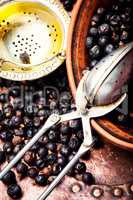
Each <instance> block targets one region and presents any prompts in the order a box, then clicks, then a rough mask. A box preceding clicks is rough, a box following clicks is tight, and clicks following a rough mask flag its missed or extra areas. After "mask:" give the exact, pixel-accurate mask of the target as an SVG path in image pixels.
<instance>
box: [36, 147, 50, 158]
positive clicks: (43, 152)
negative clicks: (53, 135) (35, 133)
mask: <svg viewBox="0 0 133 200" xmlns="http://www.w3.org/2000/svg"><path fill="white" fill-rule="evenodd" d="M37 154H38V156H39V157H40V158H44V157H45V156H46V155H47V154H48V150H47V148H46V147H40V148H39V149H38V151H37Z"/></svg>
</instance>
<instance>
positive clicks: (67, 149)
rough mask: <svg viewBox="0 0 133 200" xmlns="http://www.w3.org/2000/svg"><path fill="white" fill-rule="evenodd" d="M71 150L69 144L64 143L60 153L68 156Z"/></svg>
mask: <svg viewBox="0 0 133 200" xmlns="http://www.w3.org/2000/svg"><path fill="white" fill-rule="evenodd" d="M70 152H71V150H70V148H69V147H68V146H67V145H63V146H62V147H61V149H60V153H61V154H62V155H63V156H68V155H69V154H70Z"/></svg>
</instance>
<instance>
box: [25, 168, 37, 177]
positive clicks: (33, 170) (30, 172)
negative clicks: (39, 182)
mask: <svg viewBox="0 0 133 200" xmlns="http://www.w3.org/2000/svg"><path fill="white" fill-rule="evenodd" d="M27 174H28V176H29V177H30V178H33V179H34V178H35V177H36V176H37V175H38V170H37V169H36V168H35V167H31V168H29V169H28V172H27Z"/></svg>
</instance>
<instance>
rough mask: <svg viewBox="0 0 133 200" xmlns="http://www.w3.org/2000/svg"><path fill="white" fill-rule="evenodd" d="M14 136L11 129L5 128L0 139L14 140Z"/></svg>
mask: <svg viewBox="0 0 133 200" xmlns="http://www.w3.org/2000/svg"><path fill="white" fill-rule="evenodd" d="M12 138H13V134H12V133H11V132H10V131H7V130H5V131H2V132H1V133H0V139H1V140H2V141H4V142H7V141H8V142H9V141H11V140H12Z"/></svg>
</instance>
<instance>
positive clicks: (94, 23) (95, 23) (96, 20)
mask: <svg viewBox="0 0 133 200" xmlns="http://www.w3.org/2000/svg"><path fill="white" fill-rule="evenodd" d="M100 19H101V18H100V15H97V14H95V15H93V17H92V20H91V24H92V26H98V24H99V22H100Z"/></svg>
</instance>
